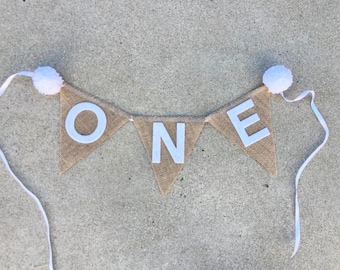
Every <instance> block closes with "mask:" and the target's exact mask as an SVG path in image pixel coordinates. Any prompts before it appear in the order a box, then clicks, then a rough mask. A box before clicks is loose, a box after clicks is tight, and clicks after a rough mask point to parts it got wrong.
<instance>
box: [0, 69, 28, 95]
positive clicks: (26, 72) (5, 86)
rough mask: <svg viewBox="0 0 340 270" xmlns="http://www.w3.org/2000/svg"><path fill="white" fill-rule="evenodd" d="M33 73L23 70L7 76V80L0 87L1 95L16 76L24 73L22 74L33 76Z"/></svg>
mask: <svg viewBox="0 0 340 270" xmlns="http://www.w3.org/2000/svg"><path fill="white" fill-rule="evenodd" d="M33 74H34V73H33V72H29V71H22V72H18V73H15V74H13V75H11V76H9V77H8V78H7V80H6V81H5V82H4V83H3V84H2V85H1V87H0V97H1V96H2V94H3V93H4V92H5V90H6V89H7V87H8V85H9V84H10V83H11V81H12V80H13V79H14V77H15V76H17V75H22V76H27V77H32V76H33Z"/></svg>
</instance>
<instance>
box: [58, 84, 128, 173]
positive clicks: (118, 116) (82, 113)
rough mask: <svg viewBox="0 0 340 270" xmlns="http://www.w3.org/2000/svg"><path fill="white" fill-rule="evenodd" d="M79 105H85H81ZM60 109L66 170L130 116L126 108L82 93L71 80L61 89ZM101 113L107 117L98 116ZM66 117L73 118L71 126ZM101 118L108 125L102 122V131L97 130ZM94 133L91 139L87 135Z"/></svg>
mask: <svg viewBox="0 0 340 270" xmlns="http://www.w3.org/2000/svg"><path fill="white" fill-rule="evenodd" d="M91 104H92V105H91ZM79 105H83V106H82V107H79ZM89 105H91V106H92V107H89ZM76 106H78V107H76ZM77 108H78V109H77ZM74 109H76V110H74ZM72 110H73V111H72ZM93 111H95V112H96V113H97V114H95V113H94V112H93ZM60 112H61V113H60V118H61V121H60V123H61V128H60V173H64V172H65V171H67V170H68V169H69V168H71V167H72V166H73V165H74V164H76V163H77V162H78V161H79V160H81V159H82V158H84V157H85V156H87V155H89V154H90V153H91V152H92V151H93V150H95V149H96V148H97V147H99V146H100V145H101V144H102V143H103V142H104V141H105V140H106V139H108V138H110V137H111V136H112V135H113V134H114V133H115V132H116V131H117V130H118V129H119V128H121V127H122V126H123V125H124V124H126V123H127V122H128V119H129V115H128V114H127V113H126V112H124V111H122V110H120V109H118V108H116V107H114V106H113V105H111V104H109V103H106V102H104V101H101V100H99V99H97V98H95V97H93V96H91V95H88V94H86V93H83V92H81V91H80V90H78V89H76V88H75V87H73V86H71V85H69V84H64V86H63V88H62V89H61V91H60ZM100 113H101V115H102V116H104V118H100V117H99V118H98V115H100ZM103 113H104V115H103ZM72 116H73V117H72ZM67 117H69V118H68V119H69V120H70V121H71V122H70V125H69V130H67V128H66V118H67ZM72 118H73V120H74V121H72ZM100 119H102V121H101V122H103V119H104V121H105V125H101V127H102V131H101V132H100V130H98V126H99V124H100V123H99V120H100ZM102 124H104V123H102ZM96 131H99V133H97V135H96V134H94V133H95V132H96ZM91 134H93V135H94V136H93V137H92V142H91V140H90V141H89V139H91V138H88V136H89V135H91ZM77 140H78V141H77Z"/></svg>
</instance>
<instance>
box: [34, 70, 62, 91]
mask: <svg viewBox="0 0 340 270" xmlns="http://www.w3.org/2000/svg"><path fill="white" fill-rule="evenodd" d="M32 80H33V84H34V86H35V88H36V89H37V90H38V91H39V92H40V93H41V94H44V95H55V94H58V93H59V92H60V89H61V87H62V85H63V79H62V78H61V77H60V76H59V73H58V72H57V71H56V70H55V69H54V68H51V67H48V66H46V67H38V68H37V69H36V70H35V71H34V73H33V75H32Z"/></svg>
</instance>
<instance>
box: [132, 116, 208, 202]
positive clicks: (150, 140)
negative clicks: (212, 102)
mask: <svg viewBox="0 0 340 270" xmlns="http://www.w3.org/2000/svg"><path fill="white" fill-rule="evenodd" d="M204 121H205V119H204V118H193V117H173V118H172V117H142V116H138V117H134V125H135V127H136V128H137V130H138V133H139V135H140V137H141V140H142V142H143V144H144V146H145V149H146V152H147V153H148V157H149V160H150V162H151V166H152V169H153V171H154V173H155V176H156V179H157V182H158V185H159V189H160V191H161V192H162V194H163V195H166V194H167V193H168V192H169V191H170V189H171V187H172V185H173V184H174V182H175V181H176V179H177V177H178V175H179V174H180V172H181V170H182V168H183V166H184V163H185V162H186V160H187V158H188V157H189V155H190V153H191V150H192V148H193V147H194V145H195V143H196V141H197V139H198V137H199V135H200V134H201V131H202V129H203V126H204Z"/></svg>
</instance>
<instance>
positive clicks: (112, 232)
mask: <svg viewBox="0 0 340 270" xmlns="http://www.w3.org/2000/svg"><path fill="white" fill-rule="evenodd" d="M0 11H1V16H0V63H1V68H0V81H1V82H3V81H4V80H5V79H6V78H7V77H8V76H9V75H11V74H13V73H16V72H18V71H23V70H30V71H33V70H34V69H35V68H36V67H38V66H42V65H49V66H52V67H54V68H56V69H57V70H58V71H59V72H60V73H61V75H62V76H63V78H64V79H65V81H67V82H68V83H70V84H72V85H75V86H77V87H79V88H81V89H83V90H84V91H86V92H88V93H90V94H93V95H95V96H97V97H99V98H101V99H103V100H106V101H107V102H110V103H112V104H114V105H116V106H119V107H120V108H122V109H124V110H126V111H128V112H130V113H134V114H140V115H153V114H155V115H163V116H168V115H194V116H198V115H206V114H207V113H209V112H211V111H213V110H215V109H217V108H219V107H221V106H222V105H224V104H226V103H228V102H230V101H232V100H233V99H235V98H237V97H239V96H242V95H243V94H245V93H247V92H249V91H250V90H252V89H255V88H257V87H258V86H260V85H261V78H262V74H263V73H264V71H265V70H266V69H267V68H269V67H270V66H272V65H275V64H284V65H285V66H287V67H289V68H291V69H292V72H293V74H294V84H293V86H292V87H291V88H290V90H288V92H287V96H288V97H290V98H293V97H295V96H297V95H298V94H299V93H300V92H302V91H303V90H306V89H314V90H315V92H316V104H317V106H318V108H319V109H320V111H321V112H322V113H323V115H324V117H325V119H326V121H327V123H328V124H329V128H330V139H329V141H328V143H327V144H326V146H325V147H324V148H323V149H322V150H321V151H320V153H319V154H318V155H317V156H316V158H315V159H314V160H313V161H312V162H311V163H310V164H309V165H308V167H307V169H306V170H305V172H304V173H303V175H302V178H301V184H300V186H299V195H300V202H301V230H302V231H301V233H302V240H301V246H300V250H299V252H298V253H297V255H296V256H295V257H294V258H293V259H291V258H290V255H291V253H292V251H293V247H294V178H295V174H296V172H297V170H298V168H299V167H300V166H301V164H302V163H303V161H304V160H305V159H306V157H307V156H308V155H309V154H310V153H311V152H312V150H313V149H314V148H315V147H317V145H318V144H319V143H320V142H321V141H322V139H323V137H324V131H323V129H322V128H321V126H320V124H319V123H318V122H317V120H316V118H315V116H314V114H313V113H312V111H311V109H310V106H309V100H304V101H301V102H299V103H293V104H288V103H286V102H284V101H283V99H282V98H281V97H280V96H272V98H271V103H272V116H273V127H274V136H275V143H276V152H277V162H278V170H279V173H278V176H272V175H270V174H269V173H268V172H267V171H266V170H265V169H263V168H262V167H261V166H260V165H259V164H258V163H257V162H256V161H254V160H253V159H251V158H249V157H247V156H246V155H245V154H244V153H243V152H242V151H241V150H240V149H239V148H237V147H236V146H234V144H233V143H231V142H230V141H228V140H227V139H226V138H225V137H224V136H223V135H222V134H220V133H219V132H218V131H217V130H216V129H214V128H213V127H211V126H209V125H206V126H205V127H204V129H203V132H202V134H201V136H200V137H199V139H198V141H197V143H196V145H195V147H194V149H193V152H192V154H191V156H190V157H189V160H188V162H187V163H186V165H185V167H184V170H183V171H182V173H181V176H180V178H179V179H178V181H177V182H176V183H175V185H174V186H173V188H172V190H171V191H170V192H169V194H168V195H167V196H166V197H163V196H162V195H161V193H160V191H159V189H158V186H157V183H156V180H155V178H154V175H153V171H152V169H151V166H150V164H149V161H148V158H147V154H146V152H145V150H144V148H143V145H142V142H141V140H140V138H139V136H138V133H137V131H136V129H135V127H134V126H133V124H132V123H128V124H127V125H125V126H124V127H123V128H121V129H120V130H119V131H118V132H117V133H116V134H115V135H114V136H113V137H112V138H111V139H109V140H108V141H106V142H105V143H104V144H103V145H101V146H100V147H99V148H98V149H96V150H95V151H94V152H93V153H92V154H90V155H89V156H88V157H86V158H85V159H84V160H82V161H81V162H79V163H78V164H76V165H75V166H74V167H73V168H72V169H71V170H69V171H68V172H66V173H65V174H63V175H61V176H60V175H59V174H58V171H59V153H60V152H59V145H60V141H59V135H60V131H59V125H60V119H59V108H60V105H59V96H52V97H44V96H42V95H40V94H39V93H38V92H37V91H35V89H34V87H33V86H32V82H31V80H30V79H29V78H26V77H18V78H16V79H15V80H14V81H13V83H12V84H11V85H10V87H9V88H8V90H7V91H6V92H5V94H4V95H3V96H2V97H1V98H0V116H1V117H0V147H1V149H2V150H3V151H4V153H5V154H6V156H7V158H8V160H9V162H10V164H11V166H12V168H13V170H14V172H15V173H16V174H17V175H18V177H19V178H20V179H22V181H23V183H24V184H25V185H26V186H27V187H28V188H29V189H30V190H31V191H32V192H33V193H35V194H36V195H37V196H38V197H39V198H40V199H41V201H42V204H43V206H44V207H45V209H46V212H47V215H48V217H49V221H50V224H51V238H52V245H53V258H54V267H55V269H67V270H69V269H77V270H78V269H138V270H140V269H183V270H185V269H188V270H189V269H190V270H193V269H214V270H215V269H268V270H269V269H270V270H272V269H285V270H292V269H299V270H300V269H303V270H304V269H315V270H320V269H325V270H336V269H340V259H339V258H340V256H339V255H340V248H339V247H340V229H339V228H340V181H339V175H340V169H339V168H340V166H339V153H340V144H339V138H340V134H339V133H340V128H339V127H340V120H339V116H338V115H339V111H340V109H339V103H340V96H339V89H340V53H339V51H340V15H339V14H340V2H339V1H325V0H322V1H307V0H302V1H292V0H288V1H264V0H257V1H244V0H241V1H219V0H211V1H209V0H201V1H171V2H167V1H155V0H143V1H108V0H102V1H80V0H73V1H67V0H59V1H52V0H46V1H37V0H26V1H20V0H12V1H5V0H1V1H0ZM0 186H1V189H0V269H32V270H33V269H48V267H47V263H48V247H47V242H46V235H45V227H44V223H43V219H42V217H41V215H40V212H39V211H38V208H37V207H36V205H35V203H34V202H33V201H32V199H31V198H30V197H28V196H27V195H26V193H24V192H23V190H22V189H21V188H20V187H19V186H18V185H17V184H16V183H15V181H14V180H13V179H12V178H11V176H10V175H9V173H8V172H7V171H6V169H5V167H4V165H3V164H2V163H0Z"/></svg>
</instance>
